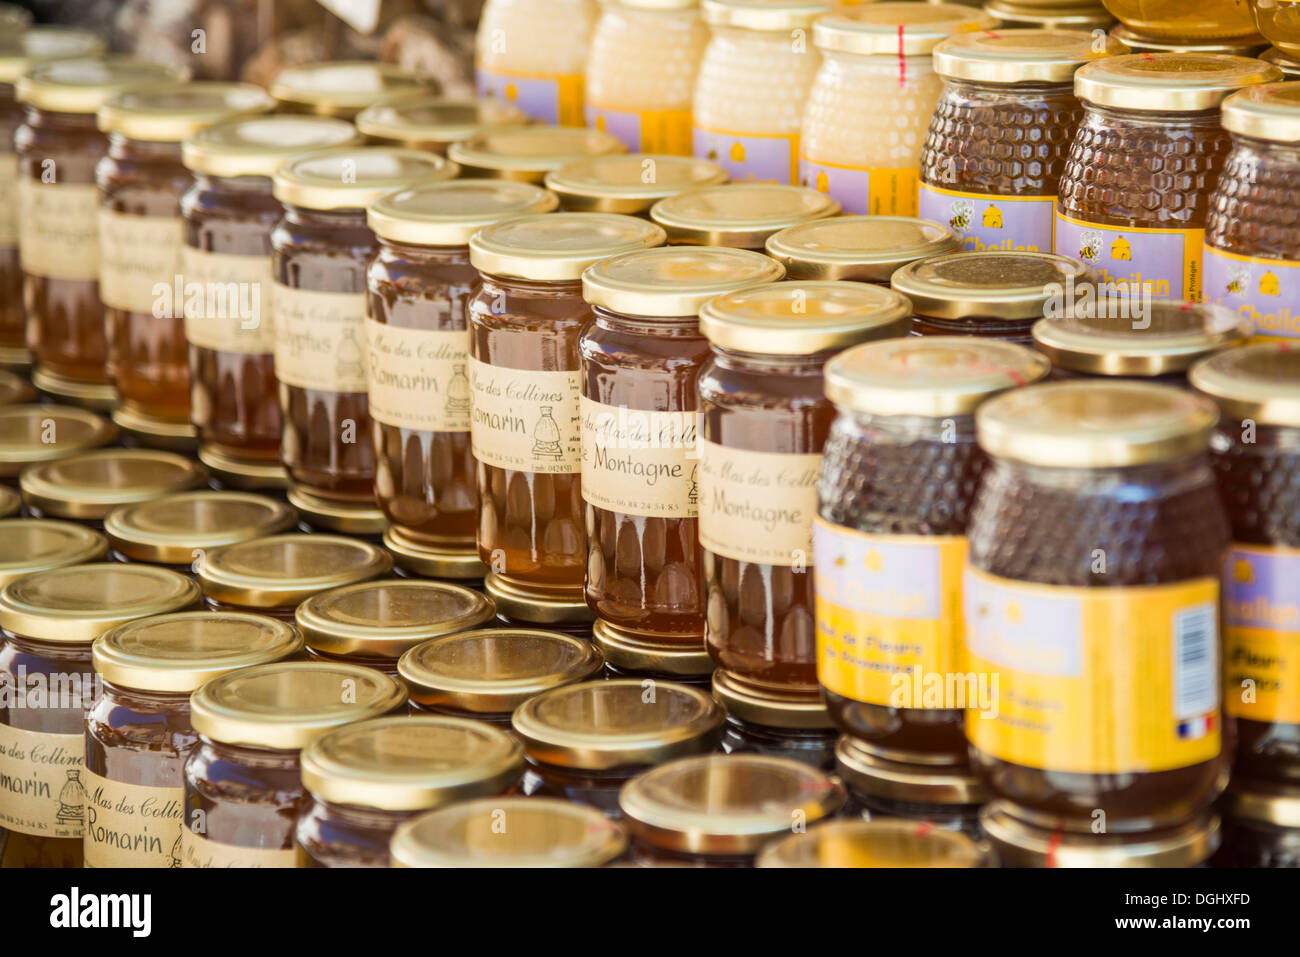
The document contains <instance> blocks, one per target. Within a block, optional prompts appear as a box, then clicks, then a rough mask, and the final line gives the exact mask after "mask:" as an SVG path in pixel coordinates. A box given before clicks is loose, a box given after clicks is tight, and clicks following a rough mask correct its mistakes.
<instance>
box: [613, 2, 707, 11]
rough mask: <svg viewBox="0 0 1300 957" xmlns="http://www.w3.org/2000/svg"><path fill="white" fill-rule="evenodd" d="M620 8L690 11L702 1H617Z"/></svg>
mask: <svg viewBox="0 0 1300 957" xmlns="http://www.w3.org/2000/svg"><path fill="white" fill-rule="evenodd" d="M615 2H616V3H618V5H619V6H620V7H632V8H633V9H635V10H690V9H692V8H694V7H698V6H699V5H700V0H615Z"/></svg>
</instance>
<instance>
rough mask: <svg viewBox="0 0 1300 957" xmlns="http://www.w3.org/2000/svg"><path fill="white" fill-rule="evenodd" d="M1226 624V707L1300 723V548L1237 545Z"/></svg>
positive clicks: (1227, 581)
mask: <svg viewBox="0 0 1300 957" xmlns="http://www.w3.org/2000/svg"><path fill="white" fill-rule="evenodd" d="M1223 627H1224V632H1223V707H1224V710H1225V711H1227V712H1228V714H1230V715H1233V716H1234V717H1238V718H1246V719H1248V720H1250V721H1264V722H1269V723H1272V722H1282V723H1285V724H1300V548H1269V547H1265V546H1260V545H1241V544H1234V545H1233V546H1232V548H1231V549H1230V550H1229V552H1228V558H1227V560H1226V562H1225V564H1224V572H1223Z"/></svg>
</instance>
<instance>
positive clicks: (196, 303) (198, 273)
mask: <svg viewBox="0 0 1300 957" xmlns="http://www.w3.org/2000/svg"><path fill="white" fill-rule="evenodd" d="M181 271H182V273H183V274H184V276H185V338H186V339H188V340H189V343H190V345H192V346H198V347H199V348H201V349H211V350H213V351H214V352H236V353H241V354H243V355H262V356H265V355H270V354H271V353H273V352H275V334H274V331H273V330H272V327H271V286H272V280H271V257H269V256H233V255H231V254H230V253H213V252H207V251H205V250H202V249H195V248H194V247H193V246H182V247H181Z"/></svg>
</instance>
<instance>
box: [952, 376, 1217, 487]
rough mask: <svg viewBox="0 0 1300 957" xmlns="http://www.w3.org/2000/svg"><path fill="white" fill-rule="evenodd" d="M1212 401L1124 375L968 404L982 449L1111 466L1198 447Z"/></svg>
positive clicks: (1213, 416)
mask: <svg viewBox="0 0 1300 957" xmlns="http://www.w3.org/2000/svg"><path fill="white" fill-rule="evenodd" d="M1218 419H1219V413H1218V409H1216V408H1215V406H1214V403H1213V402H1211V401H1209V400H1208V399H1206V398H1205V397H1204V396H1198V395H1194V394H1193V393H1191V392H1187V391H1185V390H1183V389H1179V388H1177V387H1175V386H1167V385H1152V384H1150V383H1147V382H1138V381H1135V380H1129V379H1114V380H1089V381H1082V382H1051V383H1046V384H1043V385H1036V386H1031V387H1029V388H1027V389H1016V390H1014V391H1012V392H1004V393H1003V394H1002V395H1000V396H997V397H996V398H993V399H990V400H989V401H988V402H986V403H984V404H983V405H981V406H980V407H979V408H978V409H977V410H976V412H975V429H976V434H977V436H978V438H979V444H980V445H981V446H982V447H983V449H984V451H986V452H988V453H989V454H990V455H997V456H1001V457H1003V458H1009V459H1015V460H1016V461H1019V462H1024V463H1027V464H1029V465H1042V466H1048V467H1055V468H1119V467H1122V466H1128V465H1145V464H1147V463H1151V462H1164V461H1169V460H1171V459H1177V458H1182V457H1184V456H1188V455H1196V454H1197V453H1199V452H1203V451H1205V448H1206V444H1207V443H1208V441H1209V437H1210V430H1211V429H1213V428H1214V424H1215V423H1216V422H1217V421H1218Z"/></svg>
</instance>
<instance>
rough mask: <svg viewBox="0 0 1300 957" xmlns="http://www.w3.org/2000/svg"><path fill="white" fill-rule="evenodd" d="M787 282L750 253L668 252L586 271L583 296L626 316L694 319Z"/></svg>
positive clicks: (647, 252)
mask: <svg viewBox="0 0 1300 957" xmlns="http://www.w3.org/2000/svg"><path fill="white" fill-rule="evenodd" d="M784 277H785V270H784V269H783V268H782V267H781V264H780V263H778V262H776V261H775V260H773V259H771V258H769V257H767V256H764V255H763V254H762V253H756V252H751V251H749V250H747V249H727V248H725V247H707V246H706V247H700V246H665V247H661V248H659V249H644V250H641V251H640V252H635V253H626V254H624V255H622V256H614V257H612V258H610V259H604V260H601V261H600V262H598V263H596V264H595V265H593V266H589V267H587V270H586V272H584V273H583V274H582V295H583V298H584V299H586V300H587V302H589V303H590V304H591V305H593V306H602V307H604V308H606V309H611V310H613V311H614V312H617V313H620V314H622V315H625V316H654V317H681V316H690V317H694V316H695V315H696V314H698V313H699V311H700V307H701V306H703V305H704V304H705V303H706V302H708V301H709V300H710V299H712V298H713V297H714V296H720V295H722V294H723V293H727V292H732V291H734V290H737V289H743V288H745V287H747V286H753V285H756V284H758V283H768V282H776V281H778V280H780V279H782V278H784Z"/></svg>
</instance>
